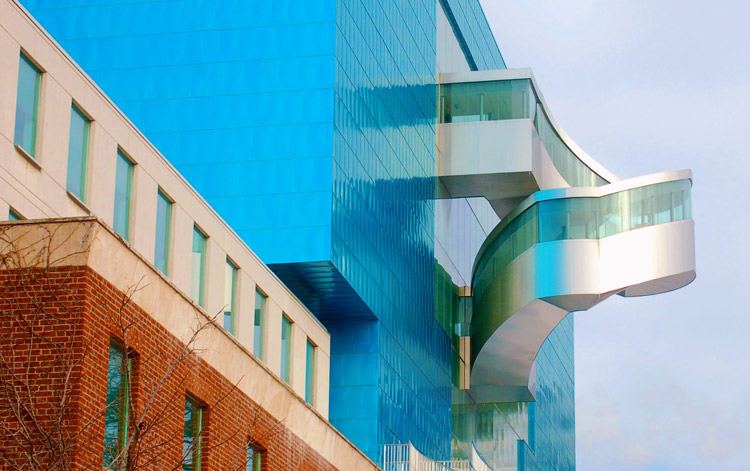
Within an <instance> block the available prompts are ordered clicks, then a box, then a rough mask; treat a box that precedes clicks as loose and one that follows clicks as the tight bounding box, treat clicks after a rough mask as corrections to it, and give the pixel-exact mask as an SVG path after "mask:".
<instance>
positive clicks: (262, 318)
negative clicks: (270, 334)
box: [253, 288, 266, 360]
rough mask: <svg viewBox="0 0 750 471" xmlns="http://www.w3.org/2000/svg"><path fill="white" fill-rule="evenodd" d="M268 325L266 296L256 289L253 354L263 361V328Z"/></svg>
mask: <svg viewBox="0 0 750 471" xmlns="http://www.w3.org/2000/svg"><path fill="white" fill-rule="evenodd" d="M265 323H266V295H265V294H263V293H261V292H260V290H259V289H257V288H256V289H255V325H254V326H253V354H254V355H255V356H256V357H258V358H259V359H261V360H262V359H263V327H264V326H265Z"/></svg>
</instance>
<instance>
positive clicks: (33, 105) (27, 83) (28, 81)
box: [13, 54, 42, 157]
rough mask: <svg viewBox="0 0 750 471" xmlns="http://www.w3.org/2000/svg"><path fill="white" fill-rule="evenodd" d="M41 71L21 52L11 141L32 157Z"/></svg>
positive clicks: (34, 147) (34, 144) (34, 145)
mask: <svg viewBox="0 0 750 471" xmlns="http://www.w3.org/2000/svg"><path fill="white" fill-rule="evenodd" d="M41 79H42V73H41V72H40V71H39V69H37V68H36V67H35V66H34V64H32V63H31V61H29V60H28V59H27V58H26V56H24V55H23V54H21V60H20V62H19V65H18V91H17V95H16V129H15V133H14V135H13V143H14V144H16V145H18V146H21V147H22V148H23V150H25V151H26V152H28V153H29V155H31V156H32V157H33V156H35V152H36V127H37V119H38V107H39V85H40V83H41Z"/></svg>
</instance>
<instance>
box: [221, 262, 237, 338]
mask: <svg viewBox="0 0 750 471" xmlns="http://www.w3.org/2000/svg"><path fill="white" fill-rule="evenodd" d="M236 291H237V267H236V266H234V264H233V263H232V262H231V261H230V260H229V259H227V265H226V273H225V277H224V328H225V329H226V331H227V332H229V333H230V334H232V335H234V313H235V304H236V301H235V299H236V295H235V293H236Z"/></svg>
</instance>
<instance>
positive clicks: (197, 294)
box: [190, 226, 206, 307]
mask: <svg viewBox="0 0 750 471" xmlns="http://www.w3.org/2000/svg"><path fill="white" fill-rule="evenodd" d="M192 264H193V266H192V269H191V270H192V271H191V278H190V297H192V298H193V301H195V302H196V303H198V305H199V306H200V307H204V306H203V291H205V290H204V289H203V282H204V280H203V272H204V271H205V266H206V236H205V235H204V234H203V233H202V232H201V231H200V229H198V228H197V227H195V226H193V262H192Z"/></svg>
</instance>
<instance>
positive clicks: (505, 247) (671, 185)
mask: <svg viewBox="0 0 750 471" xmlns="http://www.w3.org/2000/svg"><path fill="white" fill-rule="evenodd" d="M690 190H691V183H690V180H679V181H672V182H666V183H659V184H654V185H648V186H644V187H641V188H633V189H631V190H625V191H621V192H619V193H615V194H612V195H607V196H602V197H600V198H592V197H585V198H583V197H581V198H563V199H555V200H547V201H541V202H539V203H537V204H535V205H533V206H531V207H529V208H528V209H527V210H526V211H524V212H523V213H521V214H520V215H518V216H516V218H515V219H513V220H512V221H510V222H509V223H508V224H507V225H506V226H505V228H504V229H503V230H502V231H501V233H500V234H498V235H497V236H495V239H494V240H493V242H492V243H491V245H490V246H489V247H488V248H487V249H486V251H485V253H484V255H483V256H482V259H481V260H480V261H479V263H478V264H477V270H476V272H475V274H474V280H473V282H472V284H473V287H474V296H475V298H477V299H478V298H479V297H481V296H482V294H484V291H485V290H486V289H487V287H488V286H489V285H490V284H491V283H492V282H493V281H494V280H495V278H496V277H497V276H498V275H499V274H500V272H501V271H502V270H503V269H504V268H505V267H506V266H507V265H508V264H509V263H511V262H512V261H513V260H514V259H515V258H516V257H518V256H519V255H520V254H521V253H523V252H524V251H525V250H527V249H528V248H529V247H531V246H533V245H534V244H536V243H537V242H549V241H554V240H566V239H599V238H604V237H609V236H612V235H615V234H619V233H621V232H625V231H629V230H632V229H638V228H640V227H647V226H652V225H655V224H665V223H668V222H672V221H679V220H682V219H690V217H691V214H690ZM537 228H538V236H537ZM537 237H538V239H537Z"/></svg>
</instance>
